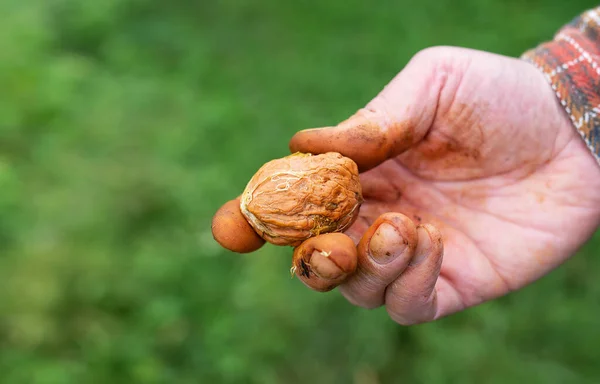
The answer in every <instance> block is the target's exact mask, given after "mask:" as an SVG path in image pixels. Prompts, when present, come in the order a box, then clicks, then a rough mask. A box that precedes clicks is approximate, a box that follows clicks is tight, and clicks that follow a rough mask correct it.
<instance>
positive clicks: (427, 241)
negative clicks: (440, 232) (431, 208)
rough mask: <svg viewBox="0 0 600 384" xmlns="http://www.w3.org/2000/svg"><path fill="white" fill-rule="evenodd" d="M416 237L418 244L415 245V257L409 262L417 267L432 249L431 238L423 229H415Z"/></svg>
mask: <svg viewBox="0 0 600 384" xmlns="http://www.w3.org/2000/svg"><path fill="white" fill-rule="evenodd" d="M417 236H418V237H419V240H418V241H419V242H418V243H417V249H416V251H415V256H414V257H413V260H412V261H411V264H412V265H417V264H419V263H421V262H422V261H423V260H425V258H426V257H427V256H428V255H429V254H430V253H431V249H432V243H431V236H430V235H429V232H428V231H427V229H425V227H418V228H417Z"/></svg>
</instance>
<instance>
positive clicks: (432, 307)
mask: <svg viewBox="0 0 600 384" xmlns="http://www.w3.org/2000/svg"><path fill="white" fill-rule="evenodd" d="M417 234H418V243H417V249H416V251H415V254H414V257H413V258H412V260H411V261H410V263H409V265H408V267H407V268H406V269H405V270H404V272H403V273H402V274H401V275H400V276H399V277H398V278H397V279H396V280H395V281H394V282H392V283H391V284H390V285H389V286H388V288H387V290H386V293H385V305H386V310H387V311H388V313H389V315H390V317H391V318H392V319H393V320H394V321H396V322H397V323H399V324H402V325H411V324H418V323H423V322H427V321H431V320H433V319H434V318H435V316H436V312H437V310H438V308H437V304H438V300H437V292H436V290H435V287H436V282H437V281H438V277H439V275H440V269H441V266H442V258H443V254H444V246H443V241H442V235H441V233H440V232H439V231H438V230H437V229H436V228H435V227H434V226H433V225H431V224H423V225H420V226H419V227H418V228H417Z"/></svg>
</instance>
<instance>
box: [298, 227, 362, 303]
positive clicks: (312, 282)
mask: <svg viewBox="0 0 600 384" xmlns="http://www.w3.org/2000/svg"><path fill="white" fill-rule="evenodd" d="M356 265H357V256H356V245H355V244H354V242H353V241H352V239H351V238H350V237H348V236H347V235H345V234H343V233H327V234H323V235H319V236H316V237H312V238H310V239H308V240H306V241H305V242H303V243H302V244H301V245H299V246H298V247H296V249H295V250H294V256H293V260H292V272H293V273H295V274H296V276H298V278H299V279H300V280H301V281H302V282H303V283H304V284H305V285H306V286H307V287H309V288H311V289H314V290H315V291H319V292H327V291H331V290H332V289H334V288H335V287H337V286H338V285H339V284H341V283H342V282H343V281H344V280H345V279H346V278H348V277H349V276H351V275H352V273H354V271H355V270H356Z"/></svg>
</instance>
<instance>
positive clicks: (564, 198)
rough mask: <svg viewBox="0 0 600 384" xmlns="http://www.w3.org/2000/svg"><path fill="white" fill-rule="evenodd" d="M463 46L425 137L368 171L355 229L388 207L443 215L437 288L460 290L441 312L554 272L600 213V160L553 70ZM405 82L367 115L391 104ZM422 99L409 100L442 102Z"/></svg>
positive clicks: (442, 82)
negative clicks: (558, 93) (558, 91)
mask: <svg viewBox="0 0 600 384" xmlns="http://www.w3.org/2000/svg"><path fill="white" fill-rule="evenodd" d="M461 53H462V54H461V55H456V53H455V54H454V56H453V59H452V61H450V62H447V64H446V66H445V68H444V71H445V72H444V71H442V72H441V73H442V74H441V75H440V74H438V75H436V76H435V77H434V79H433V80H432V85H433V86H434V87H435V85H436V84H435V83H436V82H438V85H439V87H440V91H439V96H438V102H437V105H436V106H435V111H434V113H432V114H431V115H432V120H431V121H430V122H429V121H427V122H426V123H425V125H428V126H429V127H428V129H427V133H426V134H425V136H424V137H423V138H422V139H421V140H420V141H419V142H417V143H416V145H414V146H412V147H411V148H409V149H408V150H406V151H404V152H403V153H402V154H400V155H398V156H396V157H394V158H392V159H391V160H388V161H386V162H384V163H382V164H380V165H378V166H377V167H375V168H373V169H371V170H369V171H367V172H365V173H363V174H362V176H361V177H362V183H363V186H364V192H365V198H366V201H365V204H364V205H363V208H362V209H361V217H360V219H359V220H358V221H357V222H356V224H355V225H354V226H353V227H352V228H351V230H350V231H349V232H348V234H349V235H350V236H351V237H353V238H354V239H356V241H357V240H358V239H359V238H360V237H361V235H362V234H363V233H364V232H365V230H366V229H367V228H368V226H369V225H370V224H371V223H373V221H374V220H375V219H377V217H379V216H380V215H381V214H383V213H385V212H399V213H402V214H405V215H407V216H408V217H409V218H411V219H412V220H413V221H415V223H420V222H428V223H431V224H433V225H435V226H436V227H437V228H438V229H439V230H440V232H441V233H442V235H443V238H444V256H443V263H442V265H441V271H440V275H439V279H438V281H437V283H436V289H437V290H438V292H437V294H438V296H439V295H441V294H444V295H446V296H452V297H453V299H447V300H443V301H442V300H440V301H439V305H440V306H442V307H441V308H437V310H436V313H437V314H438V316H442V315H445V314H448V313H452V312H455V311H457V310H460V309H462V308H465V307H470V306H473V305H476V304H478V303H481V302H483V301H486V300H489V299H492V298H494V297H497V296H500V295H503V294H505V293H507V292H508V291H510V290H514V289H518V288H520V287H522V286H524V285H525V284H528V283H530V282H532V281H534V280H535V279H537V278H539V277H540V276H542V275H544V274H545V273H547V272H548V271H550V270H551V269H553V268H555V267H556V266H557V265H558V264H560V263H561V262H563V261H564V260H565V259H566V258H567V257H568V256H569V255H571V254H572V253H573V252H574V251H575V250H576V249H577V247H578V246H580V245H581V244H582V243H583V242H585V240H586V239H587V238H588V237H589V236H590V235H591V233H592V232H593V231H594V230H595V228H596V226H597V224H598V218H599V217H600V198H598V196H597V193H596V191H597V190H598V188H599V187H600V180H599V179H598V177H597V176H598V170H597V164H596V163H595V161H594V160H593V158H592V157H591V156H590V154H589V153H588V150H587V148H585V146H584V144H583V141H582V140H581V138H580V137H579V136H578V134H577V133H576V131H575V130H574V129H573V127H572V126H571V123H570V122H569V121H568V118H567V117H566V115H564V113H563V112H562V111H561V110H560V106H559V105H558V104H557V102H556V99H555V97H554V95H553V94H552V91H551V88H550V87H549V86H548V84H547V83H546V82H545V80H544V79H543V77H542V76H541V75H540V74H539V73H538V72H537V70H536V69H535V68H533V67H531V66H530V65H529V64H527V63H523V62H520V61H518V60H513V59H508V58H504V57H499V56H495V55H489V54H483V53H478V52H469V51H461ZM418 70H419V69H413V68H407V71H418ZM414 75H415V74H414V73H413V76H414ZM401 77H402V75H400V78H399V79H398V80H401ZM425 77H426V76H425ZM398 89H399V88H395V87H394V86H393V85H392V86H390V87H389V88H388V89H386V90H384V92H382V94H381V95H380V97H379V98H378V99H376V100H375V101H374V102H373V104H374V106H373V108H368V109H366V110H364V111H362V112H361V113H365V114H368V113H370V112H372V110H373V109H377V108H378V107H377V105H378V104H379V105H380V106H381V105H386V106H390V107H389V108H392V106H393V105H394V99H395V98H399V97H400V96H399V95H396V94H395V92H397V91H398ZM421 100H423V103H427V102H428V100H427V98H422V99H421ZM419 102H420V101H419V100H414V99H413V103H414V104H413V105H412V106H411V107H410V108H412V109H413V110H416V109H420V110H423V111H426V110H427V109H428V108H432V106H431V105H426V104H424V105H419ZM402 112H404V111H402ZM425 120H427V119H425ZM591 172H593V174H594V175H595V176H593V177H591V176H590V174H589V173H591ZM442 291H444V292H442ZM443 306H445V308H444V307H443Z"/></svg>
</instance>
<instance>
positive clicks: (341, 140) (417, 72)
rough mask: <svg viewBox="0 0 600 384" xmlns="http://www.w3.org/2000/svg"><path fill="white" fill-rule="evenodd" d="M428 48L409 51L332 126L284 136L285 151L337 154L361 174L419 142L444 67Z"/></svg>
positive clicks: (432, 111)
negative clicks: (388, 77)
mask: <svg viewBox="0 0 600 384" xmlns="http://www.w3.org/2000/svg"><path fill="white" fill-rule="evenodd" d="M442 61H443V60H440V55H439V53H438V52H436V49H435V48H434V49H430V50H425V51H422V52H420V53H419V54H417V55H415V56H414V57H413V58H412V59H411V60H410V62H409V63H408V64H407V65H406V67H405V68H404V69H403V70H402V71H401V72H400V73H399V74H398V75H397V76H396V77H395V78H394V79H392V81H391V82H390V83H389V84H388V85H387V86H386V87H385V88H384V89H383V90H382V91H381V92H380V93H379V94H378V95H377V96H376V97H375V98H374V99H373V100H371V101H370V102H369V103H368V104H367V105H366V106H365V108H362V109H360V110H358V111H357V112H356V113H355V114H354V115H352V116H351V117H350V118H348V119H347V120H344V121H342V122H341V123H339V124H338V125H336V126H332V127H322V128H312V129H306V130H303V131H300V132H298V133H296V134H295V135H294V136H293V137H292V139H291V140H290V143H289V147H290V150H291V152H306V153H314V154H319V153H325V152H339V153H341V154H342V155H344V156H347V157H349V158H351V159H353V160H354V161H355V162H356V163H357V165H358V168H359V170H360V171H361V172H364V171H366V170H369V169H371V168H373V167H375V166H377V165H379V164H381V163H382V162H384V161H386V160H388V159H390V158H392V157H395V156H398V155H399V154H401V153H402V152H404V151H406V150H407V149H409V148H410V147H411V146H413V145H415V144H416V143H417V142H419V141H421V140H422V139H423V137H424V136H425V135H426V134H427V132H428V130H429V127H430V126H431V124H432V123H433V120H434V117H435V114H436V110H437V104H438V99H439V94H440V92H441V90H442V87H443V84H444V83H445V79H446V73H447V71H444V70H443V67H444V66H442V65H440V64H441V62H442Z"/></svg>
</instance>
